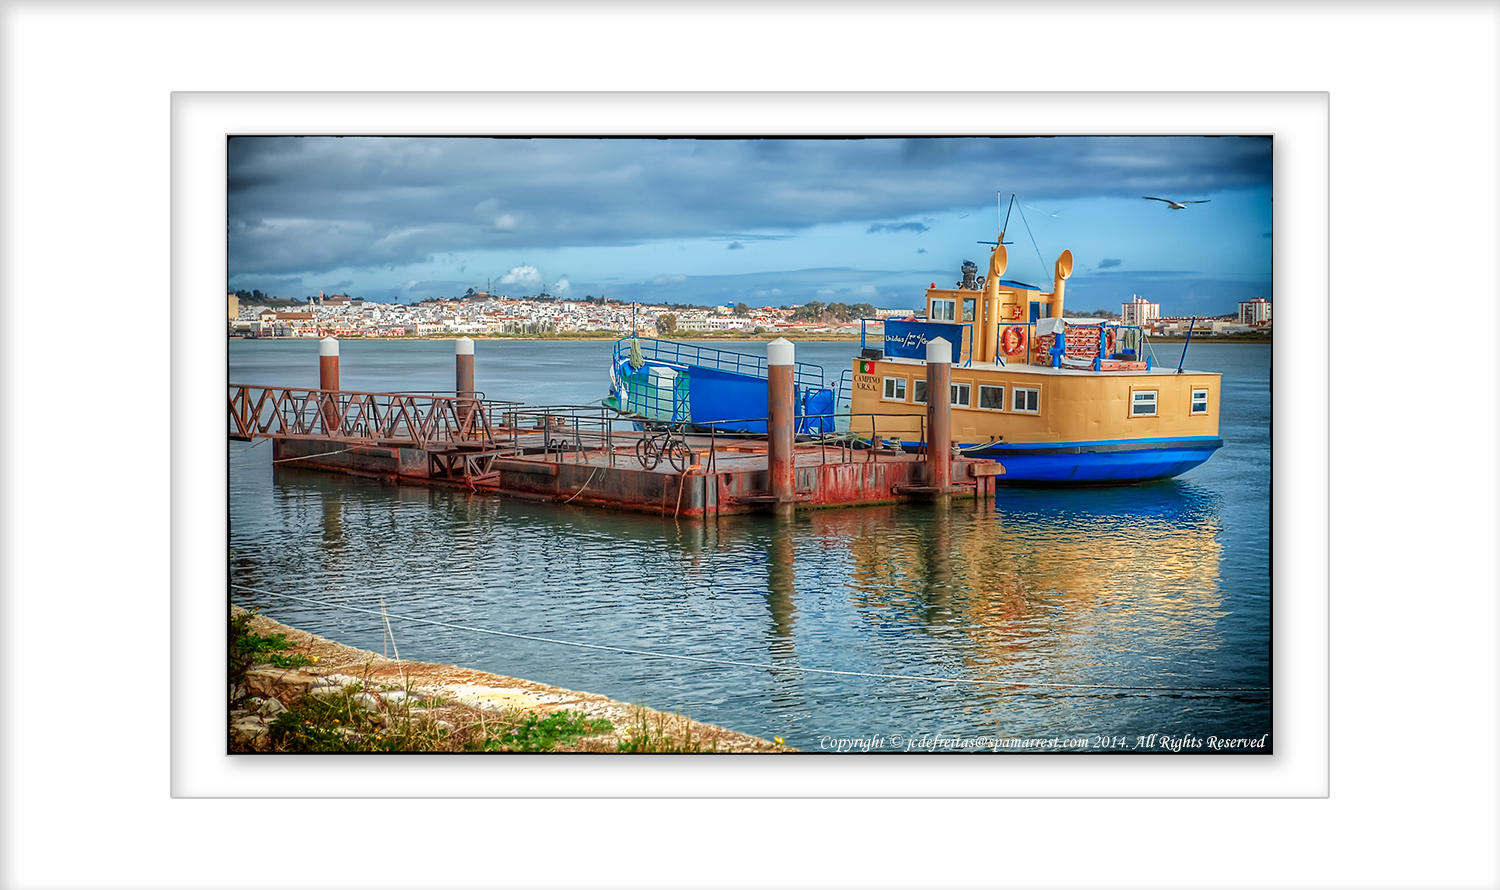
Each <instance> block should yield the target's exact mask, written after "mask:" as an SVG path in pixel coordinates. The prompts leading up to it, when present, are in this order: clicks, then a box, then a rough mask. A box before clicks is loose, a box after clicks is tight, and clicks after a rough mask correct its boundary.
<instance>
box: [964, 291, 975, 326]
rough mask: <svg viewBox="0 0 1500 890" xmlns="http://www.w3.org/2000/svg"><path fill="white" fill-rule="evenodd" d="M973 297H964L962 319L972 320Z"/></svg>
mask: <svg viewBox="0 0 1500 890" xmlns="http://www.w3.org/2000/svg"><path fill="white" fill-rule="evenodd" d="M974 302H975V301H974V298H973V297H964V321H973V320H974Z"/></svg>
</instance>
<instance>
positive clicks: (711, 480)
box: [229, 338, 1004, 517]
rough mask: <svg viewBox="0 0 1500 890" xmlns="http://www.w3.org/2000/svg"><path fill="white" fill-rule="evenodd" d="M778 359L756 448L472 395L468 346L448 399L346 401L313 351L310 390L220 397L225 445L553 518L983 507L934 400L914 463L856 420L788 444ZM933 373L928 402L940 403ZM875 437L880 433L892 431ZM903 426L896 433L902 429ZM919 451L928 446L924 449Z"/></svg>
mask: <svg viewBox="0 0 1500 890" xmlns="http://www.w3.org/2000/svg"><path fill="white" fill-rule="evenodd" d="M792 349H793V347H792V344H791V343H789V342H787V341H785V340H778V341H774V342H772V343H771V344H770V345H769V347H768V350H767V352H768V356H769V358H770V364H769V387H768V391H769V394H768V397H767V406H766V409H767V414H766V417H765V418H762V419H761V420H763V421H764V423H765V424H766V426H765V429H767V430H768V435H766V436H764V437H758V438H748V437H745V436H743V435H742V434H734V433H730V432H728V431H727V428H728V427H729V424H728V423H726V430H725V431H721V430H720V429H719V428H718V427H717V426H715V425H712V424H710V425H709V427H708V428H707V429H706V430H704V429H702V428H701V427H700V428H699V429H697V430H694V431H692V432H686V431H683V430H681V429H673V428H666V429H649V428H648V429H634V428H632V427H634V426H637V424H631V423H629V422H628V421H627V420H625V419H622V418H621V417H620V415H619V414H618V413H617V412H615V411H613V410H611V409H609V408H607V407H604V406H567V405H563V406H538V405H524V404H520V403H517V402H508V401H501V400H493V399H488V398H486V397H485V395H484V394H483V393H481V392H478V391H476V390H475V389H474V346H473V341H471V340H469V339H468V338H461V339H459V340H458V341H457V343H456V349H455V387H454V392H453V394H452V395H448V394H446V393H398V392H380V393H375V392H351V391H347V390H343V389H341V388H340V387H339V354H338V341H337V340H334V339H332V338H327V339H324V340H323V341H321V342H320V344H319V367H320V377H319V388H318V389H298V388H289V387H275V386H257V385H247V384H236V383H231V384H230V385H229V421H230V423H229V437H230V439H231V440H238V441H258V440H265V439H269V440H271V442H272V458H273V460H274V461H275V462H276V464H277V466H280V467H286V466H290V467H298V468H304V469H309V470H319V471H324V472H333V473H344V474H348V475H354V476H364V477H371V478H378V479H382V480H386V481H391V482H396V483H402V484H416V485H429V486H442V487H453V488H461V489H466V490H469V491H473V492H476V493H485V494H494V495H501V496H506V497H514V498H523V499H530V500H537V501H545V502H552V503H562V504H576V505H586V506H592V507H602V508H607V509H617V510H633V511H639V512H646V513H658V514H664V515H668V516H682V517H703V516H713V515H716V514H721V513H745V512H755V511H767V510H770V511H777V512H791V511H795V510H796V509H799V508H811V507H834V506H851V505H860V504H879V503H892V502H903V501H930V500H938V501H940V502H941V501H947V500H949V499H951V498H993V496H994V492H995V476H996V475H998V474H1001V473H1003V472H1004V468H1003V466H1001V465H1000V464H997V463H996V462H994V461H989V460H969V459H965V458H962V457H959V456H956V455H955V454H954V452H953V450H952V447H951V445H947V444H944V443H945V442H946V441H947V440H948V438H949V436H948V429H949V428H950V425H949V422H948V410H949V409H948V405H947V400H946V399H942V398H935V399H934V400H933V404H932V405H930V406H929V411H928V415H927V418H926V419H925V420H924V422H923V425H924V431H923V437H922V441H924V442H929V445H928V447H927V448H925V449H923V450H922V451H921V452H920V453H916V454H912V453H908V452H906V451H903V450H902V449H901V447H900V441H899V436H897V438H896V441H895V442H894V444H891V443H888V442H887V441H886V440H885V439H883V438H882V437H881V436H880V434H879V431H880V425H881V421H882V419H883V418H882V417H881V416H880V415H869V416H864V415H862V416H861V417H860V418H859V420H860V427H861V428H863V429H869V430H872V431H873V432H874V434H873V435H869V436H867V437H864V438H852V437H849V436H847V435H846V436H823V437H820V438H818V439H816V440H812V441H806V440H804V441H797V440H796V439H795V438H794V436H793V429H794V423H795V409H794V400H793V396H792V365H793V362H792V360H791V359H792ZM947 370H948V368H947V366H946V365H944V364H942V363H940V362H934V363H931V364H930V365H929V372H930V373H931V374H933V375H934V377H935V378H938V379H936V380H935V381H934V385H933V386H932V388H931V391H932V392H934V393H935V394H946V393H947V392H948V386H947V385H946V380H945V379H943V378H942V375H943V374H945V373H946V372H947ZM895 421H896V419H895V418H892V419H891V420H889V421H887V422H888V423H889V424H890V426H891V430H892V432H893V433H894V432H895V431H896V430H898V429H900V426H899V425H898V424H897V423H896V422H895ZM903 422H904V421H903ZM929 432H930V433H931V435H930V436H929V435H927V433H929Z"/></svg>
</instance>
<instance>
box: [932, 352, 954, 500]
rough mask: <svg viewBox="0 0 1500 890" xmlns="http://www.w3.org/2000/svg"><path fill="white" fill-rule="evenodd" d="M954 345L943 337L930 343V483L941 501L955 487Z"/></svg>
mask: <svg viewBox="0 0 1500 890" xmlns="http://www.w3.org/2000/svg"><path fill="white" fill-rule="evenodd" d="M952 378H953V345H952V344H950V343H949V342H948V341H947V340H944V339H943V338H942V337H938V338H937V339H936V340H928V341H927V480H928V484H929V485H931V486H932V487H934V488H936V489H937V495H938V497H943V496H945V495H946V494H947V493H948V491H949V489H951V488H952V487H953V453H952V452H953V444H952V440H953V425H952V422H951V418H950V416H949V410H948V408H949V401H950V391H949V384H950V382H951V381H952Z"/></svg>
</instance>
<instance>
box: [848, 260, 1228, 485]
mask: <svg viewBox="0 0 1500 890" xmlns="http://www.w3.org/2000/svg"><path fill="white" fill-rule="evenodd" d="M1004 235H1005V233H1004V231H1003V230H1002V232H1001V237H1000V239H999V240H1000V241H1001V242H1003V241H1004V240H1005V239H1004ZM1005 268H1006V253H1005V247H1004V246H1003V243H997V244H996V245H995V248H994V251H993V252H992V253H991V256H990V263H989V274H988V276H987V277H985V278H979V277H977V275H976V273H977V271H978V267H977V266H975V265H974V264H973V263H971V262H967V261H966V262H965V263H964V266H963V273H962V274H963V280H962V281H959V282H958V283H957V284H956V285H955V286H954V287H953V288H951V289H949V288H939V287H937V286H936V285H935V284H934V285H933V286H932V287H931V288H929V289H928V291H927V297H926V315H925V317H922V318H916V319H907V320H895V319H890V320H886V321H885V322H884V323H883V329H882V330H883V334H882V337H883V339H882V340H881V341H880V343H879V344H878V345H876V344H870V343H868V342H867V341H866V339H865V336H864V333H863V332H862V333H861V347H862V348H861V354H860V356H859V357H858V358H856V359H855V360H854V365H853V369H852V378H850V379H851V381H852V387H851V390H850V410H851V412H852V414H853V416H852V418H851V421H850V423H851V427H850V429H851V431H853V432H857V433H859V434H861V435H864V436H867V437H871V438H874V437H880V438H884V439H891V438H899V439H900V440H901V442H902V445H903V447H906V448H908V449H916V448H920V447H921V446H922V444H923V443H922V442H921V441H920V440H921V437H922V429H923V427H922V425H921V417H922V416H923V415H924V414H925V412H926V410H927V392H926V386H927V369H926V365H927V361H926V355H927V352H926V350H927V344H928V343H929V342H931V341H933V340H936V339H939V338H942V339H944V340H946V341H947V342H948V344H949V346H950V347H952V371H951V382H950V386H949V402H950V405H951V411H952V414H951V418H952V420H951V423H952V433H953V439H954V442H955V443H956V444H957V445H958V447H959V448H960V449H961V450H962V451H963V452H964V453H965V454H966V455H968V456H971V457H974V456H977V457H988V458H993V459H995V460H996V461H998V462H1000V464H1001V465H1002V466H1004V468H1005V472H1004V474H1002V475H1000V476H998V477H996V481H997V482H999V483H1003V484H1018V483H1019V484H1029V485H1090V484H1092V485H1099V484H1121V483H1135V482H1143V481H1148V480H1152V479H1162V478H1169V477H1172V476H1177V475H1180V474H1182V473H1185V472H1187V471H1188V470H1190V469H1192V468H1193V467H1196V466H1198V465H1199V464H1201V463H1203V462H1204V461H1206V460H1208V458H1209V457H1210V456H1211V455H1212V454H1213V453H1214V451H1215V450H1216V449H1218V448H1219V447H1220V446H1221V445H1222V444H1223V440H1222V439H1221V438H1220V437H1219V383H1220V380H1219V375H1218V374H1216V373H1212V372H1206V371H1184V370H1181V369H1180V368H1178V369H1172V368H1161V367H1156V366H1155V365H1154V363H1153V360H1152V358H1151V356H1150V355H1149V353H1148V352H1147V350H1146V339H1145V331H1144V330H1143V329H1142V328H1141V327H1139V326H1134V325H1124V324H1113V323H1109V322H1101V321H1099V320H1098V319H1085V318H1065V317H1064V316H1063V292H1064V285H1063V283H1064V281H1065V280H1066V279H1067V278H1068V277H1069V276H1070V275H1071V274H1072V271H1073V254H1072V253H1071V252H1070V251H1066V250H1065V251H1063V252H1062V254H1061V255H1060V256H1059V257H1058V259H1057V263H1056V265H1055V269H1054V276H1053V287H1052V291H1051V292H1050V293H1044V292H1042V290H1041V289H1040V288H1039V287H1035V286H1033V285H1029V284H1023V283H1021V282H1018V281H1010V280H1006V279H1002V278H1001V276H1002V275H1003V274H1004V273H1005ZM867 321H869V320H867ZM892 413H896V414H902V415H905V416H904V417H902V418H899V419H896V420H892V419H891V418H889V417H886V416H881V417H879V418H878V420H877V419H876V416H877V415H890V414H892ZM877 423H878V428H877Z"/></svg>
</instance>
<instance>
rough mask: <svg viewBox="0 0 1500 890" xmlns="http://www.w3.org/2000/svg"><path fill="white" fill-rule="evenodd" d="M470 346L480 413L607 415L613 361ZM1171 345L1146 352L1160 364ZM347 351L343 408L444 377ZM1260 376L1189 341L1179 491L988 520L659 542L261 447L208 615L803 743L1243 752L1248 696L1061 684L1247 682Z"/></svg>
mask: <svg viewBox="0 0 1500 890" xmlns="http://www.w3.org/2000/svg"><path fill="white" fill-rule="evenodd" d="M476 346H477V348H476V353H477V354H476V385H477V386H478V387H479V388H480V389H482V390H484V392H485V393H486V395H488V396H489V397H491V398H505V399H515V400H522V401H528V402H533V403H550V404H559V403H570V404H579V403H587V402H596V401H597V400H599V399H600V398H602V397H604V396H605V395H606V385H607V384H606V381H607V370H606V365H607V358H608V355H609V352H610V349H611V346H612V344H610V343H607V342H535V341H530V342H518V341H517V342H512V341H484V342H480V343H478V344H476ZM736 348H739V349H741V350H742V351H745V352H752V351H761V350H763V349H764V345H763V344H754V343H747V344H743V345H741V346H738V347H736ZM856 349H857V344H849V343H802V344H798V346H797V358H798V360H800V361H810V362H814V363H817V364H821V365H823V367H824V368H825V369H826V372H827V374H828V376H829V378H830V380H832V379H836V378H837V376H838V373H839V371H840V370H841V369H842V368H843V367H844V366H845V364H846V362H847V359H848V358H849V357H851V356H852V355H853V352H854V351H855V350H856ZM1180 350H1181V347H1180V346H1170V345H1168V346H1162V345H1157V346H1156V354H1157V356H1158V358H1160V359H1161V360H1162V362H1163V363H1168V364H1171V365H1175V364H1176V362H1177V358H1178V355H1179V354H1180ZM342 352H343V355H342V359H341V382H342V385H343V387H344V388H345V389H351V390H367V391H384V390H440V389H444V388H450V389H451V387H452V385H453V345H452V343H451V342H443V341H431V342H416V341H413V342H392V343H377V342H360V341H354V342H348V343H344V344H342ZM1270 364H1271V347H1270V346H1269V345H1256V344H1199V343H1195V344H1193V346H1192V347H1191V350H1190V352H1189V358H1188V365H1189V366H1190V367H1193V368H1198V369H1204V370H1211V371H1219V372H1222V373H1223V375H1224V380H1223V396H1222V398H1223V405H1222V411H1221V434H1222V436H1223V438H1224V447H1223V448H1222V449H1220V451H1219V452H1218V453H1217V454H1216V455H1215V456H1214V457H1213V458H1212V459H1211V460H1209V461H1208V463H1206V464H1204V465H1202V466H1200V467H1198V468H1196V469H1194V470H1192V471H1191V472H1189V473H1187V474H1185V475H1183V476H1181V477H1179V478H1178V479H1175V480H1171V481H1168V482H1162V483H1155V484H1151V485H1145V486H1137V487H1126V488H1098V489H1083V490H1010V489H1001V491H1000V493H999V494H998V495H997V498H996V502H995V504H994V505H993V507H991V506H990V505H988V504H986V505H984V506H982V507H977V508H976V507H975V506H974V505H972V504H960V505H957V506H955V507H954V508H952V509H951V510H937V509H935V508H932V507H927V506H902V507H874V508H851V509H840V510H823V511H812V512H805V513H802V514H799V515H798V516H796V517H795V518H794V519H791V520H778V519H776V518H774V517H764V516H734V517H722V518H719V519H717V520H714V519H710V520H706V521H704V520H682V521H674V520H672V519H670V518H656V517H648V516H639V515H634V514H615V513H608V512H601V511H598V510H594V509H589V508H582V507H571V506H556V505H537V504H531V503H527V502H522V501H511V500H505V499H500V498H495V497H489V496H477V495H470V494H467V493H463V492H454V491H439V490H429V489H426V488H420V487H398V486H393V485H388V484H383V483H380V482H375V481H370V480H362V479H351V478H345V477H341V476H334V475H326V474H321V473H316V472H311V471H307V470H296V469H289V468H273V466H272V463H271V447H270V446H269V445H267V444H259V445H254V446H251V445H248V444H245V443H238V442H236V443H230V445H229V462H230V482H229V484H230V491H229V510H230V541H229V548H230V551H231V553H232V559H231V567H232V568H231V581H232V582H233V583H234V584H236V585H239V586H237V587H235V588H234V589H232V591H231V593H232V596H233V599H234V601H235V602H237V603H240V604H243V605H254V606H259V607H261V608H262V610H263V611H264V612H265V613H266V614H268V615H270V616H272V617H275V618H277V619H278V620H281V621H283V622H285V623H288V624H291V625H294V626H297V627H300V628H303V629H305V630H308V631H312V632H314V633H318V634H322V635H324V636H327V637H330V638H332V639H335V640H338V641H340V642H344V643H348V644H350V645H354V646H359V647H361V648H366V649H373V650H375V651H382V649H383V648H384V649H387V650H388V645H389V644H388V643H385V642H384V640H383V633H382V629H381V626H380V623H379V619H378V618H377V617H374V616H372V615H369V614H366V613H362V612H356V611H350V610H349V609H347V608H344V607H350V606H352V607H356V608H359V609H378V608H379V607H380V602H381V600H382V599H383V600H384V603H385V606H386V608H387V609H388V610H389V612H390V613H391V614H392V616H400V617H393V622H394V629H395V633H396V639H397V644H398V645H399V647H400V654H401V656H402V657H403V658H410V659H417V660H422V661H436V662H444V663H452V664H459V665H465V666H470V667H476V668H481V669H484V670H489V671H494V672H497V673H501V674H507V675H511V676H518V677H526V678H528V679H532V680H537V681H540V682H544V683H551V684H555V685H559V686H565V687H569V688H573V689H581V690H587V691H590V692H598V693H602V694H604V695H608V696H610V697H612V698H616V699H621V700H625V701H631V702H637V703H640V704H645V705H650V706H651V707H655V708H659V709H663V710H673V711H679V712H681V713H684V714H687V715H689V716H692V717H694V718H696V719H700V720H705V721H708V722H711V723H718V724H721V725H724V726H728V727H731V728H734V729H738V730H742V731H744V732H749V733H752V734H755V735H760V736H765V737H770V736H772V735H779V736H783V737H785V738H786V740H787V743H788V744H790V745H794V746H797V747H800V748H804V749H809V750H817V749H819V747H820V746H821V745H825V744H827V743H828V742H827V741H826V740H827V739H832V738H838V737H846V738H847V737H859V736H865V737H868V736H871V735H877V736H880V735H883V736H886V737H890V736H892V735H902V736H904V737H908V738H910V737H912V736H914V735H916V736H920V735H922V734H936V733H942V734H944V735H946V736H958V737H962V738H1008V739H1022V738H1044V737H1052V736H1067V737H1084V736H1128V737H1131V738H1132V739H1133V738H1134V737H1135V736H1139V735H1145V734H1150V733H1160V734H1173V735H1178V736H1181V735H1183V734H1186V733H1192V734H1194V735H1195V736H1198V737H1206V736H1209V735H1217V736H1219V737H1256V738H1258V737H1259V736H1261V735H1262V734H1263V733H1266V732H1269V731H1270V729H1271V727H1270V699H1269V697H1268V696H1267V695H1265V694H1263V693H1253V692H1246V693H1232V694H1222V693H1221V694H1214V695H1205V694H1201V693H1189V692H1164V691H1161V690H1143V689H1134V690H1132V689H1118V688H1117V689H1107V690H1102V689H1079V688H1076V687H1077V686H1080V685H1081V686H1092V685H1101V684H1102V685H1109V686H1114V687H1131V686H1135V687H1145V686H1151V687H1170V688H1172V689H1186V688H1190V687H1253V688H1264V687H1268V686H1269V685H1270V569H1269V560H1270V468H1271V465H1270V458H1271V455H1270ZM317 369H318V360H317V344H316V342H314V341H263V342H257V341H233V342H231V344H230V380H231V381H233V382H236V383H250V384H274V385H283V386H308V387H315V386H316V385H317V378H318V370H317ZM246 588H252V589H254V590H258V591H268V592H274V593H281V594H291V595H295V596H298V597H302V598H305V599H306V600H310V601H311V602H308V601H304V600H297V601H292V600H286V599H280V598H277V597H272V596H269V595H266V594H265V593H254V592H251V590H248V589H246ZM410 617H415V618H421V619H425V620H426V621H430V622H439V623H438V624H430V623H419V622H415V621H410V620H405V619H406V618H410ZM477 629H484V630H489V631H504V632H509V633H516V634H523V635H527V636H532V637H541V638H547V640H565V641H572V642H578V643H588V644H594V645H600V646H608V647H616V648H619V649H631V650H641V651H646V652H656V653H668V654H674V655H693V656H699V657H702V658H704V659H709V660H712V661H729V662H739V663H741V665H725V664H714V663H709V662H707V661H680V660H671V659H665V658H655V657H650V656H648V655H643V654H638V653H635V652H632V653H624V652H616V651H607V650H603V649H588V648H578V647H571V646H564V645H559V644H558V643H556V642H545V641H541V640H524V639H517V638H514V637H505V636H498V635H494V634H489V633H481V632H479V631H478V630H477ZM744 663H749V664H751V665H756V666H758V667H746V666H742V665H743V664H744ZM808 668H815V669H820V670H827V671H839V672H843V673H836V674H824V673H816V672H809V671H807V670H805V669H808ZM862 674H881V675H900V677H901V678H900V679H895V678H891V677H888V676H886V677H871V676H860V675H862ZM928 678H940V679H944V680H960V681H965V682H942V683H939V682H932V681H931V679H928ZM973 681H983V682H973ZM1035 684H1048V685H1035Z"/></svg>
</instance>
